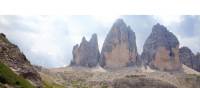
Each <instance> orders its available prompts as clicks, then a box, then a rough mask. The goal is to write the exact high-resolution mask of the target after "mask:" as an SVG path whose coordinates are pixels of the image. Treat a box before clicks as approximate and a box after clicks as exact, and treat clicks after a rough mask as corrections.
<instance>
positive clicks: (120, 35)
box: [100, 19, 138, 68]
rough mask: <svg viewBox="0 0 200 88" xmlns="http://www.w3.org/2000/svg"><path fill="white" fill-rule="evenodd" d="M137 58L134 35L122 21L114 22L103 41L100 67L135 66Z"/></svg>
mask: <svg viewBox="0 0 200 88" xmlns="http://www.w3.org/2000/svg"><path fill="white" fill-rule="evenodd" d="M137 56H138V53H137V47H136V37H135V33H134V32H133V30H132V29H131V28H130V27H129V26H127V25H126V24H125V22H124V21H123V20H122V19H118V20H116V22H115V23H114V24H113V26H112V28H111V30H110V32H109V33H108V34H107V36H106V39H105V41H104V44H103V47H102V51H101V57H100V65H101V66H102V67H105V68H118V67H125V66H128V65H135V64H136V61H137Z"/></svg>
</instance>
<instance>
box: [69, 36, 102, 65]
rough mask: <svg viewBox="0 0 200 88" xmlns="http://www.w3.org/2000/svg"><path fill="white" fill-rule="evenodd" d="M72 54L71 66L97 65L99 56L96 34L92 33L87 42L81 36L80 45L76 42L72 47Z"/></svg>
mask: <svg viewBox="0 0 200 88" xmlns="http://www.w3.org/2000/svg"><path fill="white" fill-rule="evenodd" d="M72 54H73V60H72V62H71V66H83V67H95V66H97V64H98V61H99V57H100V53H99V47H98V40H97V35H96V34H93V35H92V38H91V39H90V41H89V42H88V41H87V40H86V39H85V37H83V38H82V42H81V44H80V46H79V45H78V44H77V45H75V46H74V47H73V51H72Z"/></svg>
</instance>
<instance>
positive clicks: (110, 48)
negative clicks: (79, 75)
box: [71, 19, 200, 71]
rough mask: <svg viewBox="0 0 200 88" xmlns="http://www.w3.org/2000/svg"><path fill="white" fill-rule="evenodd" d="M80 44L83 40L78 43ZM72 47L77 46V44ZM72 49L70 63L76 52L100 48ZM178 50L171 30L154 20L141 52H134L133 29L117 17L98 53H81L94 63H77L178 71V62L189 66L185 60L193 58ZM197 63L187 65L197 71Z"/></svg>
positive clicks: (107, 66) (197, 58)
mask: <svg viewBox="0 0 200 88" xmlns="http://www.w3.org/2000/svg"><path fill="white" fill-rule="evenodd" d="M95 35H96V34H95ZM96 37H97V35H96ZM96 42H97V43H95V44H93V46H98V41H96ZM82 45H83V40H82V43H81V45H80V46H82ZM75 47H78V46H77V45H76V46H75ZM74 50H76V48H74V49H73V60H72V62H73V63H77V62H78V61H77V59H76V58H75V57H80V55H78V54H81V53H85V52H87V53H90V54H91V53H93V52H99V50H98V49H92V50H89V48H85V49H83V50H82V51H80V52H74ZM179 50H180V51H181V52H182V49H180V48H179V41H178V39H177V38H176V36H175V35H174V34H173V33H172V32H169V31H168V30H167V28H166V27H165V26H163V25H161V24H159V23H157V24H156V25H154V26H153V28H152V32H151V34H150V35H149V37H148V38H147V40H146V41H145V44H144V46H143V52H142V54H141V55H139V54H138V52H137V45H136V36H135V32H134V31H133V30H132V29H131V28H130V26H128V25H126V23H125V22H124V21H123V19H117V20H116V21H115V22H114V24H113V26H112V28H111V29H110V31H109V33H108V34H107V36H106V39H105V41H104V43H103V47H102V50H101V51H100V52H101V54H100V57H99V56H96V54H91V56H96V57H95V58H90V57H91V56H90V57H88V56H85V55H84V54H82V55H81V57H84V58H85V59H82V61H83V62H90V61H89V60H92V61H93V62H91V63H93V64H94V65H93V66H88V65H86V64H87V63H86V64H81V63H80V64H76V65H79V66H83V67H95V66H97V65H98V64H99V65H100V66H102V67H104V68H116V69H117V68H121V67H128V66H134V67H140V66H145V67H146V66H149V67H151V68H153V69H157V70H162V71H179V70H181V69H182V66H181V64H185V65H186V66H188V65H187V63H190V62H191V60H192V61H193V60H194V59H191V58H184V57H182V53H181V52H180V53H179ZM186 53H187V52H186ZM188 53H189V52H188ZM189 54H190V53H189ZM74 55H76V56H74ZM86 55H87V54H86ZM199 57H200V55H196V56H195V58H196V61H200V58H199ZM89 58H90V59H89ZM186 59H189V60H186ZM185 61H189V62H185ZM196 61H194V62H196ZM83 62H82V63H83ZM199 63H200V62H199ZM199 63H190V64H192V66H196V67H191V66H189V67H191V68H193V69H195V70H197V71H200V70H199V68H200V67H199V66H200V64H199ZM72 65H73V64H71V66H72Z"/></svg>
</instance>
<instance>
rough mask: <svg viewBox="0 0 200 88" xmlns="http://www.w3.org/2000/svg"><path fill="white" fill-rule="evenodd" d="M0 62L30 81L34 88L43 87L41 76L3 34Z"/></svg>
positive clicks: (0, 39) (0, 42)
mask: <svg viewBox="0 0 200 88" xmlns="http://www.w3.org/2000/svg"><path fill="white" fill-rule="evenodd" d="M0 62H1V63H4V64H5V65H7V66H9V67H10V68H11V69H12V70H13V71H14V72H16V73H17V74H19V75H21V76H22V77H24V78H25V79H28V80H30V82H31V83H32V84H33V85H34V86H36V87H38V88H40V87H42V81H41V78H40V75H39V74H38V73H37V71H36V70H35V69H34V68H33V66H32V65H31V64H30V62H29V61H28V60H27V58H26V57H25V55H24V54H23V53H22V52H21V51H20V50H19V48H18V47H17V46H16V45H14V44H12V43H11V42H9V41H8V39H7V38H6V36H5V35H4V34H3V33H0Z"/></svg>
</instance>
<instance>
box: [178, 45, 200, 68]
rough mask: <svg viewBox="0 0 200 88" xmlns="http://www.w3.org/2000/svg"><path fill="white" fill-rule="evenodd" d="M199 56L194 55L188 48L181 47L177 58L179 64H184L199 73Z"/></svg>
mask: <svg viewBox="0 0 200 88" xmlns="http://www.w3.org/2000/svg"><path fill="white" fill-rule="evenodd" d="M199 56H200V54H199V53H198V54H197V55H194V53H193V52H192V51H191V50H190V49H189V48H188V47H181V48H180V50H179V57H180V60H181V63H183V64H185V65H186V66H188V67H190V68H192V69H194V70H196V71H200V58H199Z"/></svg>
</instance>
